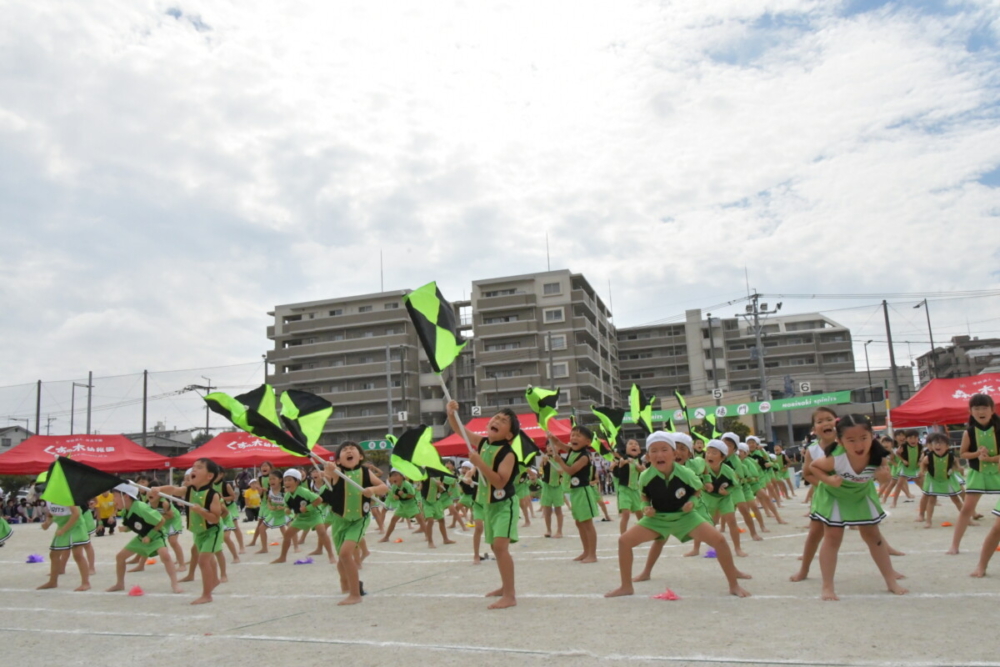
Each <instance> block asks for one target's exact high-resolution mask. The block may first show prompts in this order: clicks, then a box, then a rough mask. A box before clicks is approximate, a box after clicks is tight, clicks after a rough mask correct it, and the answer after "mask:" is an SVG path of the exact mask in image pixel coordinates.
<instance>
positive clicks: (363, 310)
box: [358, 306, 372, 313]
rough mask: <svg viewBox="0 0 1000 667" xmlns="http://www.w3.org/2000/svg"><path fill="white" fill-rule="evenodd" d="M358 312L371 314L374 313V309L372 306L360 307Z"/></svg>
mask: <svg viewBox="0 0 1000 667" xmlns="http://www.w3.org/2000/svg"><path fill="white" fill-rule="evenodd" d="M358 312H359V313H370V312H372V307H371V306H358Z"/></svg>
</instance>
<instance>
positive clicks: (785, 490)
mask: <svg viewBox="0 0 1000 667" xmlns="http://www.w3.org/2000/svg"><path fill="white" fill-rule="evenodd" d="M774 455H775V456H776V457H777V460H776V462H775V465H776V466H777V468H778V470H780V471H781V474H780V475H777V480H776V481H777V483H778V487H779V488H780V489H781V493H782V494H783V495H784V496H785V498H794V497H795V495H796V494H795V484H794V482H792V461H790V460H788V455H787V454H785V448H784V447H782V446H781V445H778V444H776V445H775V446H774Z"/></svg>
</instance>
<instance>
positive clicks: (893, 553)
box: [889, 547, 906, 556]
mask: <svg viewBox="0 0 1000 667" xmlns="http://www.w3.org/2000/svg"><path fill="white" fill-rule="evenodd" d="M889 555H890V556H905V555H906V554H905V553H903V552H902V551H900V550H899V549H893V548H892V547H889Z"/></svg>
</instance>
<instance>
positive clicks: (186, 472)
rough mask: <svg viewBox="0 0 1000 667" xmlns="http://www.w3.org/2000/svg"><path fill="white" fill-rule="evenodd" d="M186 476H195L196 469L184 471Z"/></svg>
mask: <svg viewBox="0 0 1000 667" xmlns="http://www.w3.org/2000/svg"><path fill="white" fill-rule="evenodd" d="M184 474H185V475H193V474H194V468H188V469H187V470H185V471H184Z"/></svg>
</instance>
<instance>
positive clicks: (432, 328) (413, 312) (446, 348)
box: [403, 282, 468, 374]
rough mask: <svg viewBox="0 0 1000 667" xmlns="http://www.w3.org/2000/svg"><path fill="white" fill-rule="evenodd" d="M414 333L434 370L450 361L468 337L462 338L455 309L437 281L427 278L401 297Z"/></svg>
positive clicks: (442, 367) (437, 370) (463, 345)
mask: <svg viewBox="0 0 1000 667" xmlns="http://www.w3.org/2000/svg"><path fill="white" fill-rule="evenodd" d="M403 304H404V305H405V306H406V310H407V312H408V313H409V314H410V319H411V320H412V321H413V326H414V327H416V329H417V337H418V338H420V344H421V345H423V348H424V352H426V353H427V359H428V361H430V364H431V368H433V369H434V372H435V373H439V374H440V373H441V372H442V371H444V369H445V368H447V367H448V366H450V365H451V363H452V362H453V361H455V359H456V358H458V355H459V354H460V353H461V352H462V348H463V347H465V346H466V344H467V342H468V341H463V340H462V337H461V336H460V335H459V333H458V330H457V327H456V323H455V311H454V309H453V308H452V307H451V304H450V303H448V301H446V300H445V298H444V297H443V296H441V291H440V290H438V288H437V283H435V282H430V283H427V284H426V285H424V286H423V287H420V288H418V289H415V290H413V291H412V292H410V293H409V294H407V295H406V296H404V297H403Z"/></svg>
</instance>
